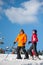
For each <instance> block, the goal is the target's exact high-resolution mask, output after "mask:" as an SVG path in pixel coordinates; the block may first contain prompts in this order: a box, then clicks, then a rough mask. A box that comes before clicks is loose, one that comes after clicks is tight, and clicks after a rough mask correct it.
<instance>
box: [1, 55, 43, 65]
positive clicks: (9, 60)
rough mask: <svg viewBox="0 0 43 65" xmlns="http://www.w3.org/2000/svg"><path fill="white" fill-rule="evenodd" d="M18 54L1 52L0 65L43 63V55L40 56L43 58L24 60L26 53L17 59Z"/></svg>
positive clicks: (38, 64)
mask: <svg viewBox="0 0 43 65" xmlns="http://www.w3.org/2000/svg"><path fill="white" fill-rule="evenodd" d="M16 56H17V55H16V54H14V55H12V54H0V65H43V56H39V57H40V58H41V59H42V60H39V59H37V60H29V59H25V60H24V55H22V58H23V59H21V60H20V59H19V60H18V59H16Z"/></svg>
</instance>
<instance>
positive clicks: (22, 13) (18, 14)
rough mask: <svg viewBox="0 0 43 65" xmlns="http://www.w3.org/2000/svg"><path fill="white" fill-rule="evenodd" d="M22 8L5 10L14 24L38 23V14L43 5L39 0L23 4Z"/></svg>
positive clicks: (31, 0)
mask: <svg viewBox="0 0 43 65" xmlns="http://www.w3.org/2000/svg"><path fill="white" fill-rule="evenodd" d="M21 6H22V7H18V8H16V7H11V8H9V9H6V10H5V14H6V16H7V17H8V19H9V20H10V21H11V22H12V23H19V24H25V23H27V24H28V23H33V22H37V21H38V18H37V14H38V11H39V9H40V6H41V3H40V2H38V1H37V0H30V1H27V2H24V3H21Z"/></svg>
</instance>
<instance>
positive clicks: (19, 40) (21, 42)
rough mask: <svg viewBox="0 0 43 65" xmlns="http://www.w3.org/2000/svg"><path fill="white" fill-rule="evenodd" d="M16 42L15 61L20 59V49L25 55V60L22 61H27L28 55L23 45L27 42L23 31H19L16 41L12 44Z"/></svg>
mask: <svg viewBox="0 0 43 65" xmlns="http://www.w3.org/2000/svg"><path fill="white" fill-rule="evenodd" d="M16 42H17V43H18V47H17V59H22V58H21V55H20V50H21V49H22V50H23V52H24V53H25V58H24V59H28V53H27V52H26V50H25V44H26V42H27V35H26V34H25V32H24V30H23V29H21V30H20V33H19V34H18V36H17V38H16V40H15V41H14V44H15V43H16Z"/></svg>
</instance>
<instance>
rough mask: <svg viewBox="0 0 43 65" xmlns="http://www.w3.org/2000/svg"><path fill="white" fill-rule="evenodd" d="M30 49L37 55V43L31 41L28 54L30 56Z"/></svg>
mask: <svg viewBox="0 0 43 65" xmlns="http://www.w3.org/2000/svg"><path fill="white" fill-rule="evenodd" d="M32 49H33V50H34V52H35V53H36V56H38V53H37V43H33V44H32V45H31V47H30V48H29V54H30V55H31V56H33V55H32Z"/></svg>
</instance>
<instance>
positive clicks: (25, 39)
mask: <svg viewBox="0 0 43 65" xmlns="http://www.w3.org/2000/svg"><path fill="white" fill-rule="evenodd" d="M26 42H27V35H24V43H26Z"/></svg>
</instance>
